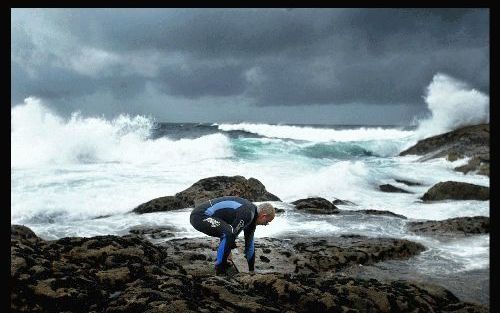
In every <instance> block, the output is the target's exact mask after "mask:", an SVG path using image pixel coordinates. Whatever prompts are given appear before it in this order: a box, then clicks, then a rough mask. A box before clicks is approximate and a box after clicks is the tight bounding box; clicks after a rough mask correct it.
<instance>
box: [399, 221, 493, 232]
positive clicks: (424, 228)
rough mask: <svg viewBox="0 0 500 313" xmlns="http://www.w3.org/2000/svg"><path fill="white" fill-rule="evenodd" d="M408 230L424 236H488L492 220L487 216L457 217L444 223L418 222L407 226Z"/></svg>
mask: <svg viewBox="0 0 500 313" xmlns="http://www.w3.org/2000/svg"><path fill="white" fill-rule="evenodd" d="M407 227H408V230H410V231H412V232H415V233H422V234H431V235H433V234H434V235H436V234H452V235H471V234H488V233H489V232H490V218H489V217H486V216H474V217H456V218H449V219H446V220H442V221H416V222H409V223H408V224H407Z"/></svg>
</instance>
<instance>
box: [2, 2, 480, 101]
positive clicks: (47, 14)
mask: <svg viewBox="0 0 500 313" xmlns="http://www.w3.org/2000/svg"><path fill="white" fill-rule="evenodd" d="M12 23H13V27H12V60H13V61H12V72H11V77H12V94H13V100H14V99H18V98H22V97H23V96H31V95H34V96H40V97H44V98H50V99H57V98H58V97H71V96H81V95H83V94H92V93H95V92H106V91H107V92H110V93H111V94H113V95H115V97H116V98H117V101H118V100H119V99H120V98H122V99H123V98H130V97H133V96H137V95H140V94H141V93H143V92H144V90H145V86H146V84H147V83H151V85H152V86H155V87H156V88H157V89H158V90H160V91H161V92H163V93H164V94H166V95H169V96H173V97H179V98H184V99H195V98H196V99H197V98H201V97H205V96H206V97H212V96H215V97H226V98H230V97H234V96H239V97H244V98H246V99H247V100H248V101H249V102H251V103H255V104H258V105H261V106H266V105H267V106H272V105H308V104H348V103H364V104H390V103H394V104H401V103H407V104H415V105H422V101H421V97H422V95H423V93H424V91H425V87H426V86H427V85H428V84H429V82H430V81H431V79H432V77H433V75H434V74H436V73H437V72H443V73H446V74H449V75H452V76H454V77H456V78H458V79H460V80H464V81H466V82H468V83H469V84H470V85H471V86H472V87H474V88H478V89H479V90H481V91H485V92H489V31H488V29H489V11H488V10H487V9H293V10H284V9H199V10H197V9H65V10H48V9H42V10H31V11H30V10H14V11H13V15H12ZM45 28H46V30H45V31H44V29H45ZM51 36H54V38H52V37H51ZM81 51H83V53H82V52H81ZM143 53H144V55H143V56H142V54H143ZM147 53H149V54H147ZM152 56H153V57H152ZM40 60H42V61H40ZM28 72H31V74H28Z"/></svg>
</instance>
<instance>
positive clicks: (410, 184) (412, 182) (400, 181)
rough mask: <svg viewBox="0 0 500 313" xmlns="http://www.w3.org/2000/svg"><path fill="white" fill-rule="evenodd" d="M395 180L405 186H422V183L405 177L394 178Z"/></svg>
mask: <svg viewBox="0 0 500 313" xmlns="http://www.w3.org/2000/svg"><path fill="white" fill-rule="evenodd" d="M395 181H396V182H398V183H401V184H405V185H407V186H422V183H419V182H415V181H410V180H406V179H395Z"/></svg>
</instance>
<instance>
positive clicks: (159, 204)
mask: <svg viewBox="0 0 500 313" xmlns="http://www.w3.org/2000/svg"><path fill="white" fill-rule="evenodd" d="M188 206H189V204H188V203H187V202H184V201H183V200H181V199H179V198H177V197H175V196H166V197H159V198H156V199H153V200H150V201H148V202H146V203H143V204H141V205H139V206H138V207H136V208H135V209H134V210H133V212H135V213H139V214H144V213H153V212H164V211H172V210H178V209H182V208H186V207H188Z"/></svg>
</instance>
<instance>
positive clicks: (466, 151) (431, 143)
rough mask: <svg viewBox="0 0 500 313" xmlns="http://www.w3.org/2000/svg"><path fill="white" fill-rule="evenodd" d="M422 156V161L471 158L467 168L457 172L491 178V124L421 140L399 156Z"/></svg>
mask: <svg viewBox="0 0 500 313" xmlns="http://www.w3.org/2000/svg"><path fill="white" fill-rule="evenodd" d="M410 154H413V155H422V156H424V157H423V158H422V159H421V160H422V161H425V160H429V159H433V158H441V157H446V158H447V159H448V160H450V161H454V160H456V159H459V158H464V157H468V158H470V160H469V163H468V164H467V165H466V166H461V167H458V168H456V170H458V171H461V172H464V173H467V172H469V171H478V174H482V175H487V176H489V174H490V172H489V163H490V124H479V125H473V126H466V127H462V128H460V129H457V130H453V131H450V132H447V133H445V134H441V135H437V136H433V137H429V138H426V139H423V140H420V141H419V142H418V143H417V144H416V145H414V146H413V147H410V148H408V149H406V150H405V151H402V152H401V153H400V154H399V155H401V156H404V155H410Z"/></svg>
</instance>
